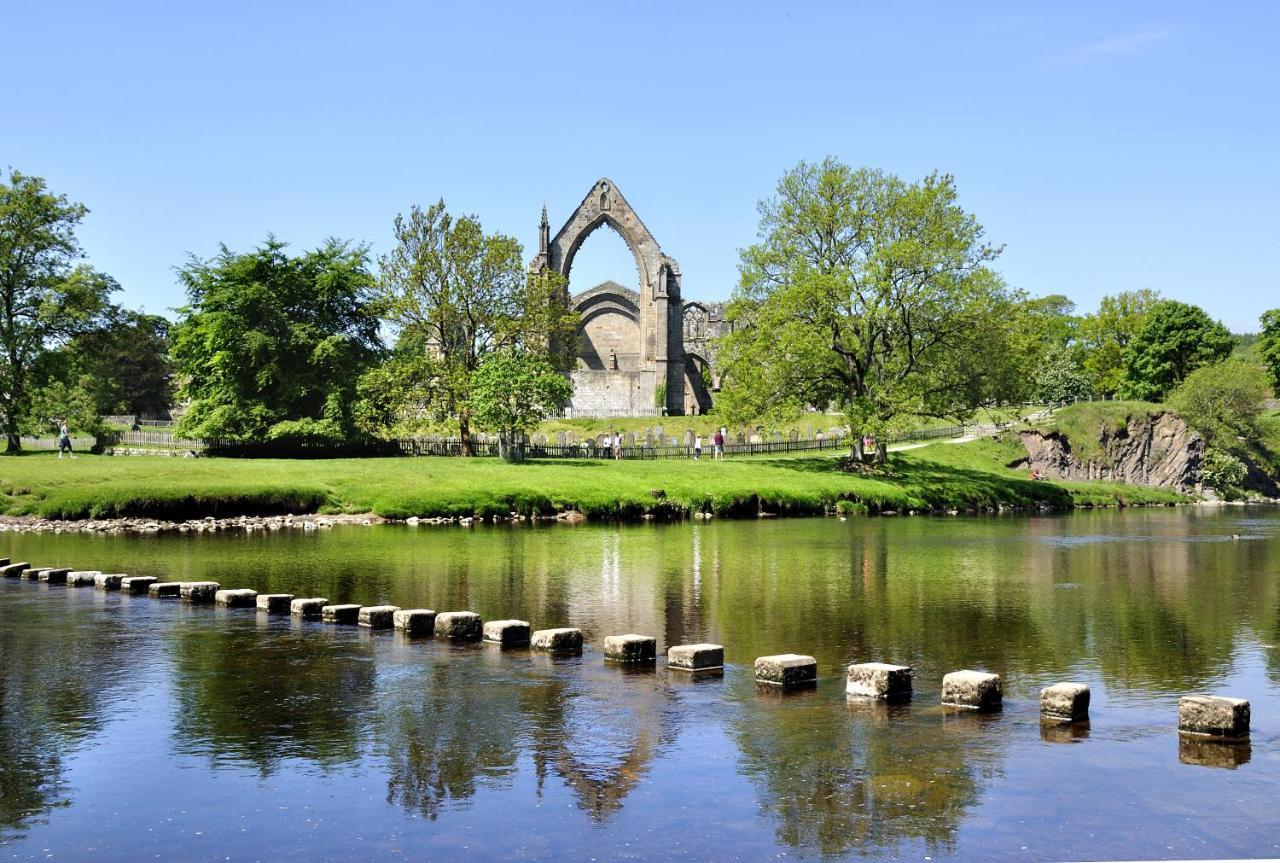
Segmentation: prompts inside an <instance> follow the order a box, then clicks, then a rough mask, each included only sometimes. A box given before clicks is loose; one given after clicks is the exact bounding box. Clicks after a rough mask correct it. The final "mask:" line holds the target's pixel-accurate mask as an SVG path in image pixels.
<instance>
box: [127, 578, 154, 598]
mask: <svg viewBox="0 0 1280 863" xmlns="http://www.w3.org/2000/svg"><path fill="white" fill-rule="evenodd" d="M158 581H159V579H157V578H155V577H154V576H150V575H126V576H125V577H124V578H122V579H120V592H121V593H128V594H140V593H150V592H151V585H153V584H156V583H157V582H158Z"/></svg>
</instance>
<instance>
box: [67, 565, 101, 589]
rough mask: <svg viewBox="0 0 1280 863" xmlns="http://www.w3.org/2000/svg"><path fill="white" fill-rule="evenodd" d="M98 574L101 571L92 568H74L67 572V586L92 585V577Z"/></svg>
mask: <svg viewBox="0 0 1280 863" xmlns="http://www.w3.org/2000/svg"><path fill="white" fill-rule="evenodd" d="M99 575H102V573H100V572H98V571H97V570H96V569H93V570H90V569H81V570H75V571H73V572H68V573H67V586H68V587H93V585H94V579H95V578H97V577H98V576H99Z"/></svg>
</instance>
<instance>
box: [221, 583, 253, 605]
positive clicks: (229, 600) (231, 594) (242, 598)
mask: <svg viewBox="0 0 1280 863" xmlns="http://www.w3.org/2000/svg"><path fill="white" fill-rule="evenodd" d="M257 599H258V591H256V590H250V589H249V588H247V587H239V588H234V589H231V590H219V591H217V592H216V593H214V595H213V601H214V604H215V605H223V606H226V607H227V608H253V607H255V606H256V605H257Z"/></svg>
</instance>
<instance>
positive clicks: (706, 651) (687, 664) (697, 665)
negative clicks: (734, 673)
mask: <svg viewBox="0 0 1280 863" xmlns="http://www.w3.org/2000/svg"><path fill="white" fill-rule="evenodd" d="M667 667H668V668H677V669H679V670H681V671H710V670H712V669H716V668H724V648H723V647H721V646H720V645H719V644H677V645H674V646H672V647H669V648H667Z"/></svg>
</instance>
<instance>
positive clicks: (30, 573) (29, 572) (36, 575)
mask: <svg viewBox="0 0 1280 863" xmlns="http://www.w3.org/2000/svg"><path fill="white" fill-rule="evenodd" d="M42 572H44V567H42V566H28V567H27V568H26V569H24V570H22V577H23V578H25V579H26V580H27V581H39V580H40V573H42Z"/></svg>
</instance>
